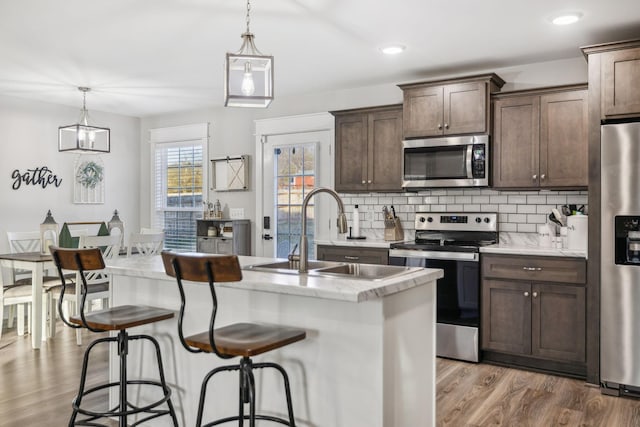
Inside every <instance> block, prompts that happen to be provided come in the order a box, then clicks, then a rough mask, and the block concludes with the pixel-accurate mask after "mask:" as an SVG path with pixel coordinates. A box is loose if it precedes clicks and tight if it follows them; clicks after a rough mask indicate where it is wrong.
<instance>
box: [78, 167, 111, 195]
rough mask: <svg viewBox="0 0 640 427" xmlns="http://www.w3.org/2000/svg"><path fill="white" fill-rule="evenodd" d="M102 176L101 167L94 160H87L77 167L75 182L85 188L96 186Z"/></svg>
mask: <svg viewBox="0 0 640 427" xmlns="http://www.w3.org/2000/svg"><path fill="white" fill-rule="evenodd" d="M103 178H104V172H103V167H102V166H100V165H99V164H97V163H96V162H94V161H87V162H84V163H82V164H80V166H79V167H78V172H77V173H76V182H78V184H80V185H82V186H83V187H87V188H92V189H93V188H96V186H97V185H98V184H100V183H101V182H102V179H103Z"/></svg>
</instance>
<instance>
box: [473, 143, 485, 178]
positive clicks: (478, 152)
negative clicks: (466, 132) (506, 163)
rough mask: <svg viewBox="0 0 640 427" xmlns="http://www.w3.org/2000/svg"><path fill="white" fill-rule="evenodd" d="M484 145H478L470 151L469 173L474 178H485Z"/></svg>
mask: <svg viewBox="0 0 640 427" xmlns="http://www.w3.org/2000/svg"><path fill="white" fill-rule="evenodd" d="M485 147H486V146H485V145H484V144H478V145H474V146H473V150H472V153H473V154H472V158H471V171H472V174H473V177H474V178H484V177H485V173H486V170H485V165H486V163H487V162H486V161H485V159H486V153H485Z"/></svg>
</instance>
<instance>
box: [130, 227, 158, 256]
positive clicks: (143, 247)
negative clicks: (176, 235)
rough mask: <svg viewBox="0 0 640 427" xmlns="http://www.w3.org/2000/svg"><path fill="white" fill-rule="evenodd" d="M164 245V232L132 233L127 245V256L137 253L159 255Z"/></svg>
mask: <svg viewBox="0 0 640 427" xmlns="http://www.w3.org/2000/svg"><path fill="white" fill-rule="evenodd" d="M163 247H164V233H163V232H160V233H131V234H130V235H129V244H128V245H127V256H128V257H130V256H131V255H132V254H134V253H137V254H138V255H143V256H151V255H159V254H160V252H162V249H163Z"/></svg>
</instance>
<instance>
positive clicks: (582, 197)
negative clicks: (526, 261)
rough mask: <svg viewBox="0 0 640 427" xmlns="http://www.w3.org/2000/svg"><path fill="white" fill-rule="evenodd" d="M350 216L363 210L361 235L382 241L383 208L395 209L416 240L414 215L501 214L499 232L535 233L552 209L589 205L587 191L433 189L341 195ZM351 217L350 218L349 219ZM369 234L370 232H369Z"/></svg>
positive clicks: (406, 229)
mask: <svg viewBox="0 0 640 427" xmlns="http://www.w3.org/2000/svg"><path fill="white" fill-rule="evenodd" d="M341 196H342V200H343V202H344V204H345V209H346V211H347V212H348V213H351V212H353V206H354V205H355V204H358V205H361V206H360V231H361V233H363V234H364V235H365V236H367V235H369V236H371V237H375V236H377V237H380V235H381V234H382V230H383V229H384V221H383V220H384V218H383V215H382V206H385V205H386V206H387V208H390V206H391V205H393V206H394V208H395V210H396V214H397V216H398V218H399V219H400V221H402V227H403V228H404V230H405V236H407V238H408V239H411V238H412V237H413V233H414V232H415V228H414V227H415V225H414V217H415V212H425V211H432V212H454V211H456V212H457V211H462V212H498V213H499V215H498V230H499V231H503V232H519V233H535V232H536V231H537V226H538V225H539V224H544V223H546V222H547V220H548V219H547V218H548V216H549V213H550V212H551V209H553V208H557V209H560V207H561V206H562V205H565V204H574V205H578V206H581V205H585V206H586V205H587V203H588V198H589V194H588V192H587V191H549V190H541V191H500V190H493V189H487V188H483V189H478V188H465V189H459V188H456V189H434V190H421V191H419V192H417V193H370V194H360V193H352V194H351V193H350V194H342V195H341ZM350 217H351V215H350ZM367 230H369V231H367Z"/></svg>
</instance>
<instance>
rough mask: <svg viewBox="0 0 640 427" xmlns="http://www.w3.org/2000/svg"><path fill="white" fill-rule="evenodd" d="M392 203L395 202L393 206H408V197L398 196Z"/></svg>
mask: <svg viewBox="0 0 640 427" xmlns="http://www.w3.org/2000/svg"><path fill="white" fill-rule="evenodd" d="M392 201H393V203H392V204H393V205H402V204H406V203H407V197H406V196H404V197H398V196H396V197H394V198H393V199H392Z"/></svg>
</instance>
